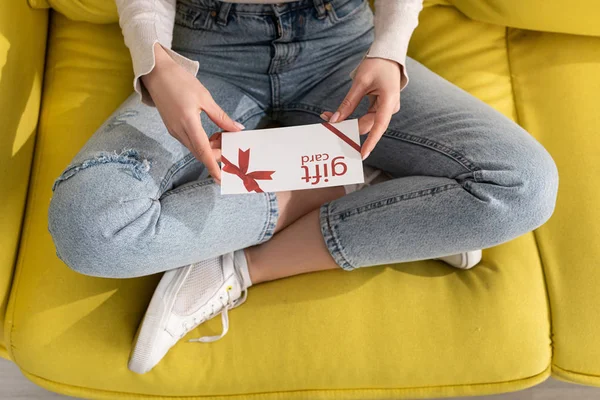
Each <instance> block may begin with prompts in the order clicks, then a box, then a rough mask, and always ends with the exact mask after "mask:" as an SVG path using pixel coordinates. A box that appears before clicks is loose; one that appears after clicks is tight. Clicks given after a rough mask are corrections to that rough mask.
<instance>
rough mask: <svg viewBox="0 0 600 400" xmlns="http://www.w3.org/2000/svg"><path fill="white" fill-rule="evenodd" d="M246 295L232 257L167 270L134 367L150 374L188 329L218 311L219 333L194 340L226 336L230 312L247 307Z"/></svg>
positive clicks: (150, 308) (140, 337)
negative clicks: (240, 307)
mask: <svg viewBox="0 0 600 400" xmlns="http://www.w3.org/2000/svg"><path fill="white" fill-rule="evenodd" d="M242 293H243V297H242ZM247 294H248V291H247V287H245V285H244V284H243V277H242V276H241V273H240V271H239V269H238V268H237V267H236V266H235V264H234V254H233V253H229V254H225V255H223V256H220V257H217V258H214V259H212V260H206V261H201V262H199V263H195V264H191V265H187V266H185V267H181V268H176V269H173V270H169V271H166V272H165V273H164V275H163V277H162V279H161V280H160V282H159V284H158V286H157V287H156V290H155V291H154V294H153V296H152V300H151V301H150V305H149V306H148V310H147V311H146V314H145V315H144V319H143V321H142V323H141V326H140V328H139V330H138V335H137V340H136V341H135V345H134V348H133V351H132V354H131V357H130V359H129V364H128V367H129V369H130V370H131V371H133V372H137V373H139V374H144V373H146V372H148V371H150V370H151V369H152V368H154V366H155V365H156V364H158V362H159V361H160V360H161V359H162V358H163V357H164V356H165V354H166V353H167V352H168V351H169V349H170V348H171V347H173V346H174V345H175V343H177V342H178V341H179V340H180V339H182V338H183V337H184V336H185V335H186V334H187V333H188V332H189V331H191V330H192V329H194V328H195V327H197V326H198V325H200V324H201V323H203V322H205V321H207V320H209V319H211V318H213V317H215V316H216V315H217V314H219V313H221V318H222V323H223V332H222V333H221V334H220V335H218V336H206V337H202V338H198V339H191V340H189V341H190V342H192V341H200V342H213V341H215V340H218V339H220V338H222V337H223V336H224V335H225V334H226V333H227V331H228V329H229V317H228V314H227V311H228V310H230V309H232V308H235V307H238V306H240V305H241V304H242V303H244V302H245V301H246V297H247Z"/></svg>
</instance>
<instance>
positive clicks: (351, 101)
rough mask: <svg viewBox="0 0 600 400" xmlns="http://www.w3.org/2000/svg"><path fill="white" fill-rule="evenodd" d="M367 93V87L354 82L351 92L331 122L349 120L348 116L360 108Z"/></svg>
mask: <svg viewBox="0 0 600 400" xmlns="http://www.w3.org/2000/svg"><path fill="white" fill-rule="evenodd" d="M366 91H367V90H366V85H364V84H362V83H360V82H354V83H353V84H352V87H351V88H350V91H349V92H348V94H347V95H346V97H344V100H342V104H340V106H339V107H338V109H337V111H336V112H335V113H333V115H332V116H331V118H330V119H329V122H331V123H334V122H340V121H343V120H344V119H346V118H348V116H349V115H350V114H352V113H353V112H354V110H356V107H358V104H359V103H360V101H361V100H362V98H363V97H364V96H365V93H366Z"/></svg>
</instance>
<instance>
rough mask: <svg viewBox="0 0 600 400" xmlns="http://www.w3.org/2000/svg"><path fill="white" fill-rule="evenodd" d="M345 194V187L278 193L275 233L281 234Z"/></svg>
mask: <svg viewBox="0 0 600 400" xmlns="http://www.w3.org/2000/svg"><path fill="white" fill-rule="evenodd" d="M344 194H345V191H344V188H343V186H334V187H328V188H320V189H310V190H295V191H286V192H277V205H278V207H279V219H278V220H277V225H276V226H275V232H279V231H280V230H282V229H283V228H285V227H286V226H288V225H290V224H292V223H293V222H294V221H296V220H297V219H298V218H300V217H302V216H304V215H306V214H308V213H309V212H311V211H313V210H315V209H317V208H319V207H320V206H321V205H322V204H324V203H327V202H329V201H331V200H335V199H338V198H340V197H342V196H343V195H344Z"/></svg>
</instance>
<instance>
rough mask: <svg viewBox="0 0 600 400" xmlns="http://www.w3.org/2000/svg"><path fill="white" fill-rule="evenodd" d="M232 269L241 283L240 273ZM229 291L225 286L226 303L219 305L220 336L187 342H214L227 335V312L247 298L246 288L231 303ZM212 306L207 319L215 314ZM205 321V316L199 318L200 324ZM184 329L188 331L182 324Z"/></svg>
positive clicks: (229, 288) (235, 268)
mask: <svg viewBox="0 0 600 400" xmlns="http://www.w3.org/2000/svg"><path fill="white" fill-rule="evenodd" d="M233 269H234V271H235V273H236V275H237V277H238V282H243V280H242V275H241V272H240V271H239V270H238V268H237V267H236V266H235V265H234V268H233ZM231 289H232V287H231V286H227V302H225V303H223V302H222V303H221V305H222V306H223V310H221V324H222V325H223V332H221V334H220V335H217V336H204V337H200V338H196V339H190V340H188V342H203V343H209V342H214V341H217V340H219V339H221V338H222V337H223V336H225V334H227V331H229V314H228V310H231V309H232V308H235V307H238V306H240V305H242V304H243V303H244V302H245V301H246V299H247V298H248V288H245V289H243V290H242V293H243V295H242V297H240V298H238V299H236V300H234V301H231V295H230V294H229V292H230V291H231ZM219 300H223V298H222V297H219ZM213 304H214V303H211V305H210V308H211V311H210V314H208V316H209V317H212V316H213V315H214V313H215V310H214V308H213ZM205 320H206V316H205V315H202V318H200V323H202V322H204V321H205ZM193 322H194V324H196V323H197V321H196V319H195V318H194V319H193ZM184 328H185V331H187V330H188V327H187V325H186V324H185V323H184ZM184 335H185V332H184Z"/></svg>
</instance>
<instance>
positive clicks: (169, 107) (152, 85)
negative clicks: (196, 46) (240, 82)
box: [141, 43, 244, 183]
mask: <svg viewBox="0 0 600 400" xmlns="http://www.w3.org/2000/svg"><path fill="white" fill-rule="evenodd" d="M154 51H155V62H156V63H155V66H154V68H153V69H152V71H151V72H150V73H149V74H147V75H144V76H142V77H141V79H142V81H143V83H144V86H145V87H146V89H147V90H148V93H150V96H151V97H152V101H154V104H155V106H156V109H157V110H158V112H159V113H160V116H161V118H162V120H163V122H164V123H165V126H166V127H167V130H168V131H169V133H170V134H171V135H172V136H173V137H174V138H175V139H177V140H179V141H180V142H181V143H182V144H183V145H184V146H185V147H187V148H188V149H189V150H190V152H191V153H192V154H193V155H194V156H195V157H196V159H198V161H200V162H202V163H203V164H204V165H205V166H206V168H207V169H208V171H209V172H210V175H211V176H212V177H213V178H214V179H215V180H216V181H217V182H218V183H220V182H221V169H220V168H219V165H218V164H217V160H216V158H218V157H219V154H218V153H220V150H219V149H214V150H213V149H212V148H211V147H215V146H214V144H213V146H211V143H210V142H209V140H208V136H207V134H206V132H205V131H204V129H203V128H202V123H201V122H200V113H201V112H202V111H204V112H205V113H206V114H207V115H208V117H209V118H210V119H211V120H212V121H213V122H214V123H215V124H216V125H217V126H219V127H220V128H221V129H223V130H224V131H232V132H235V131H239V130H242V129H244V126H243V125H242V124H240V123H238V122H235V121H233V120H232V119H231V118H230V117H229V116H228V115H227V113H225V111H223V110H222V109H221V107H219V106H218V105H217V103H215V101H214V100H213V98H212V96H211V95H210V93H209V92H208V90H207V89H206V88H205V87H204V85H202V83H200V81H198V79H196V77H195V76H193V75H192V74H190V73H189V72H188V71H186V70H185V69H184V68H183V67H181V66H180V65H179V64H177V62H175V61H174V60H173V59H172V58H171V57H170V56H169V54H167V52H166V51H165V50H164V49H163V48H162V47H161V45H159V44H158V43H155V44H154ZM213 153H214V154H213Z"/></svg>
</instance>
